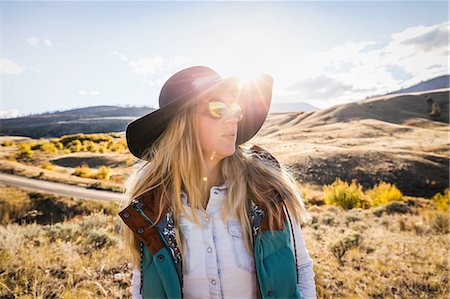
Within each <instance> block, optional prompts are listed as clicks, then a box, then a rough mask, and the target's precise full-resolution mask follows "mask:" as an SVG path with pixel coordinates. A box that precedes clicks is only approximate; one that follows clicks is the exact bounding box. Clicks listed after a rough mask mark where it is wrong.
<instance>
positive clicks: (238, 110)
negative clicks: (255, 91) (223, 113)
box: [230, 103, 242, 120]
mask: <svg viewBox="0 0 450 299" xmlns="http://www.w3.org/2000/svg"><path fill="white" fill-rule="evenodd" d="M230 109H231V112H232V113H233V114H234V115H236V116H237V118H238V119H239V120H241V119H242V108H241V105H239V104H238V103H231V106H230Z"/></svg>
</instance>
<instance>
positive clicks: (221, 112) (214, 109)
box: [208, 100, 243, 120]
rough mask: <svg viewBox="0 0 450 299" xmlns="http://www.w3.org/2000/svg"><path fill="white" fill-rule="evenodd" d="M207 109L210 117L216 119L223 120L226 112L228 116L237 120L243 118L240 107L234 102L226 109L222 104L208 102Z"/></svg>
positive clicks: (220, 102) (219, 102)
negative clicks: (230, 115)
mask: <svg viewBox="0 0 450 299" xmlns="http://www.w3.org/2000/svg"><path fill="white" fill-rule="evenodd" d="M208 108H209V113H210V114H211V116H212V117H214V118H217V119H220V118H224V117H225V116H226V114H227V110H228V112H229V113H230V114H232V115H233V116H235V117H237V119H238V120H241V119H242V117H243V112H242V107H241V105H239V104H238V103H236V102H234V103H231V104H229V105H228V107H227V105H226V104H225V103H224V102H222V101H217V100H213V101H209V102H208Z"/></svg>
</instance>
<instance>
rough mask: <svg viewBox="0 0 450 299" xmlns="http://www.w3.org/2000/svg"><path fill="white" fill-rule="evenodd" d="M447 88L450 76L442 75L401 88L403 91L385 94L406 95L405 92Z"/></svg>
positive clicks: (449, 84)
mask: <svg viewBox="0 0 450 299" xmlns="http://www.w3.org/2000/svg"><path fill="white" fill-rule="evenodd" d="M449 87H450V76H449V75H443V76H439V77H436V78H433V79H429V80H426V81H423V82H420V83H418V84H415V85H413V86H410V87H408V88H403V89H399V90H396V91H393V92H390V93H387V95H389V94H399V93H407V92H418V91H427V90H434V89H441V88H449Z"/></svg>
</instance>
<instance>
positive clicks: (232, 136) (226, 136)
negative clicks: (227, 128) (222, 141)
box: [222, 134, 236, 139]
mask: <svg viewBox="0 0 450 299" xmlns="http://www.w3.org/2000/svg"><path fill="white" fill-rule="evenodd" d="M222 136H223V137H225V138H227V139H234V138H235V137H236V135H234V134H232V135H222Z"/></svg>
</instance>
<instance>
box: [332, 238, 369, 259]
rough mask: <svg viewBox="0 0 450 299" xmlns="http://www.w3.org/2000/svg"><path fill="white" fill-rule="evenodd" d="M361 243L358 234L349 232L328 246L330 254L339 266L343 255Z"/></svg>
mask: <svg viewBox="0 0 450 299" xmlns="http://www.w3.org/2000/svg"><path fill="white" fill-rule="evenodd" d="M361 242H362V236H361V234H359V233H358V232H351V233H348V234H346V235H345V236H343V237H341V238H340V239H338V240H336V241H334V242H333V243H331V245H330V249H331V252H332V253H333V255H334V256H335V257H336V259H337V260H338V262H339V264H342V263H343V261H342V258H343V256H344V255H345V253H346V252H347V251H348V250H350V249H351V248H353V247H357V246H359V245H360V244H361Z"/></svg>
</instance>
